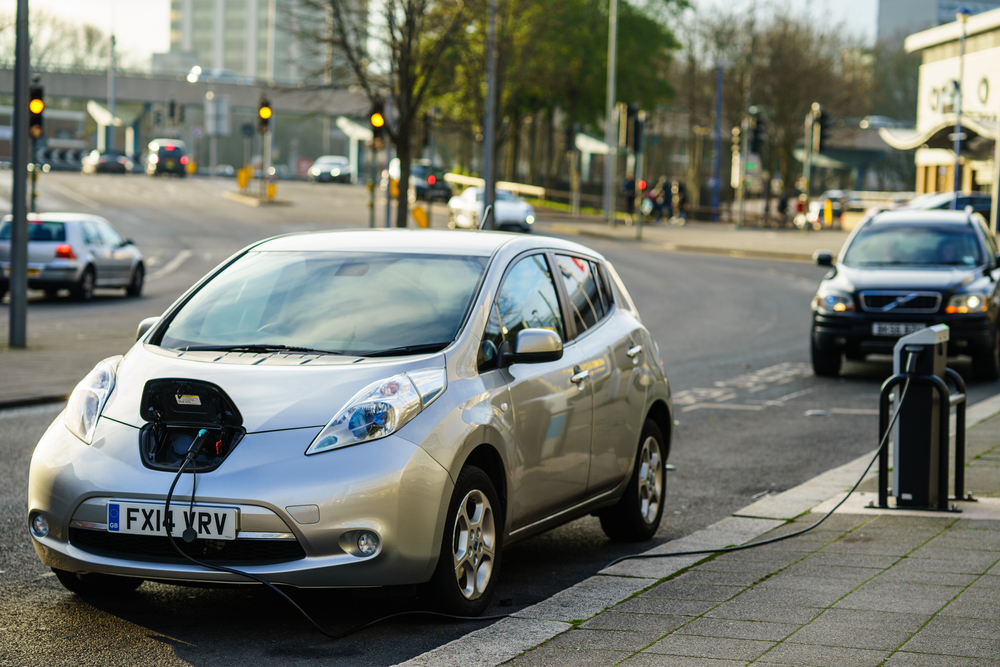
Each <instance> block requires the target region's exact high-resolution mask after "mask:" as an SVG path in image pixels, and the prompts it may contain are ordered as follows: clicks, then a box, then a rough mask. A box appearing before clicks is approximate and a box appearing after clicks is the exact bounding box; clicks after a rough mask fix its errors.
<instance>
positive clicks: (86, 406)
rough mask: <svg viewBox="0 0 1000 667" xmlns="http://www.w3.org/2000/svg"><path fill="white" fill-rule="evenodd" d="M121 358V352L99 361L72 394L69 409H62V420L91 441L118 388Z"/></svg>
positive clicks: (71, 429)
mask: <svg viewBox="0 0 1000 667" xmlns="http://www.w3.org/2000/svg"><path fill="white" fill-rule="evenodd" d="M121 360H122V357H121V355H118V356H116V357H108V358H107V359H105V360H104V361H100V362H98V363H97V365H96V366H94V370H92V371H90V373H88V374H87V377H85V378H83V379H82V380H80V384H78V385H76V389H74V390H73V393H72V394H70V397H69V403H68V404H67V405H66V412H64V413H63V424H65V425H66V428H68V429H69V430H70V433H72V434H73V435H75V436H76V437H78V438H80V440H83V441H84V442H85V443H87V444H88V445H89V444H90V443H91V442H92V441H93V440H94V431H95V430H96V429H97V418H98V417H100V416H101V411H102V410H104V404H105V403H107V401H108V396H110V395H111V392H112V391H113V390H114V388H115V374H116V372H117V370H118V363H119V362H120V361H121Z"/></svg>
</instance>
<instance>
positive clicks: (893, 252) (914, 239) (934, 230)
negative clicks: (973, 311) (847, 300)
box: [844, 225, 985, 266]
mask: <svg viewBox="0 0 1000 667" xmlns="http://www.w3.org/2000/svg"><path fill="white" fill-rule="evenodd" d="M984 261H985V259H984V258H983V256H982V251H981V249H980V245H979V240H978V239H977V238H976V235H975V233H974V232H973V230H972V229H971V228H969V227H964V226H963V227H959V226H957V225H956V226H954V227H943V226H941V227H935V226H930V225H921V226H919V227H918V226H914V227H909V226H902V225H891V226H882V225H868V226H866V227H865V228H864V229H863V230H862V231H861V232H860V233H859V234H858V235H857V236H855V237H854V240H853V241H852V242H851V245H850V247H849V248H848V249H847V253H846V254H845V255H844V263H845V264H848V265H850V266H882V265H892V264H901V265H946V266H978V265H979V264H982V263H983V262H984Z"/></svg>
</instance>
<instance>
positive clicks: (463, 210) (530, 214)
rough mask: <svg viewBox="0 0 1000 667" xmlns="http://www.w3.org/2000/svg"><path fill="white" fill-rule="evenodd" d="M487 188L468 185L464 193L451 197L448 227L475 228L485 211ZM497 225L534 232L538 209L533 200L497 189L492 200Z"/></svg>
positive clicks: (506, 228) (508, 229)
mask: <svg viewBox="0 0 1000 667" xmlns="http://www.w3.org/2000/svg"><path fill="white" fill-rule="evenodd" d="M484 193H485V189H484V188H466V189H465V191H464V192H462V194H460V195H458V196H457V197H452V198H451V199H449V200H448V227H449V228H451V229H455V228H462V229H476V228H477V226H478V225H479V219H480V217H481V216H482V213H483V197H484V196H485V194H484ZM493 216H494V227H495V228H496V229H498V230H501V231H508V232H525V233H529V232H531V228H532V225H534V224H535V209H534V208H532V207H531V204H529V203H528V202H526V201H524V200H523V199H521V198H520V197H518V196H516V195H515V194H514V193H513V192H509V191H507V190H497V191H496V201H495V202H494V204H493Z"/></svg>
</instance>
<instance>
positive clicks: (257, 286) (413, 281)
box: [160, 252, 487, 356]
mask: <svg viewBox="0 0 1000 667" xmlns="http://www.w3.org/2000/svg"><path fill="white" fill-rule="evenodd" d="M486 261H487V260H486V259H485V258H482V257H467V256H452V255H425V254H416V253H414V254H409V253H380V252H367V253H366V252H251V253H247V254H246V255H244V256H243V257H241V258H239V259H238V260H236V261H235V262H233V263H232V264H231V265H229V266H228V267H227V268H226V269H225V270H223V271H222V272H221V273H219V274H218V275H217V276H215V277H214V278H212V280H210V281H209V282H207V283H206V284H205V285H204V286H203V287H202V288H201V289H200V290H199V291H198V292H197V293H196V294H195V295H194V296H192V297H191V299H190V300H189V301H188V302H187V303H186V304H184V306H183V307H181V309H180V310H179V311H178V312H177V314H176V315H175V316H174V317H173V319H172V320H171V322H170V324H169V326H168V327H167V329H166V331H165V332H164V335H163V336H162V339H161V341H160V344H161V345H162V346H163V347H168V348H173V349H184V348H186V347H191V348H196V347H199V346H203V347H210V346H232V345H286V346H293V347H306V348H313V349H319V350H324V351H329V352H336V353H342V354H351V355H359V356H364V355H368V354H378V355H381V356H393V354H404V353H413V352H412V348H419V350H418V351H434V350H437V349H442V348H444V347H445V346H447V345H448V344H449V343H450V342H451V341H453V340H454V339H455V336H456V335H457V333H458V330H459V328H460V327H461V325H462V322H463V321H464V320H465V315H466V313H467V312H468V310H469V307H470V304H471V302H472V298H473V296H474V295H475V291H476V289H477V287H478V285H479V279H480V276H481V275H482V273H483V270H484V267H485V264H486ZM400 348H408V350H407V351H404V350H401V349H400Z"/></svg>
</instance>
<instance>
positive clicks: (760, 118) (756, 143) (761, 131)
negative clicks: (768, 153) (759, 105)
mask: <svg viewBox="0 0 1000 667" xmlns="http://www.w3.org/2000/svg"><path fill="white" fill-rule="evenodd" d="M766 143H767V116H765V115H764V114H762V113H758V114H757V115H755V116H751V117H750V152H751V153H756V154H758V155H760V152H761V151H762V150H764V145H765V144H766Z"/></svg>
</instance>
